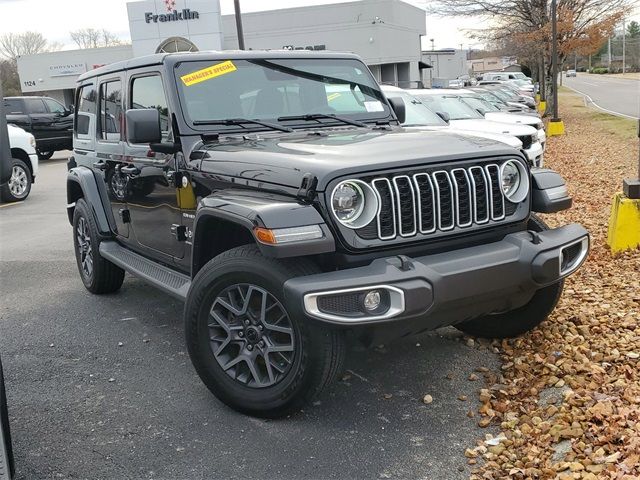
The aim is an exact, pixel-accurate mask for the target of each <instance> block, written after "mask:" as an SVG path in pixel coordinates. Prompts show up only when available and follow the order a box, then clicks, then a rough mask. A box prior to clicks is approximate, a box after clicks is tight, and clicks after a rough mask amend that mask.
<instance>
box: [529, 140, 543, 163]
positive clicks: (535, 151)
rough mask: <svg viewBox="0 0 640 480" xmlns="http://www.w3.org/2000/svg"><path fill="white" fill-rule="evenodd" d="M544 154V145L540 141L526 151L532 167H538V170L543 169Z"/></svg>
mask: <svg viewBox="0 0 640 480" xmlns="http://www.w3.org/2000/svg"><path fill="white" fill-rule="evenodd" d="M543 152H544V149H543V148H542V144H541V143H540V142H539V141H538V142H535V143H532V144H531V146H530V147H529V148H527V149H526V150H525V151H524V153H525V155H526V156H527V158H528V159H529V161H530V162H531V165H532V166H533V167H538V168H541V167H542V163H543V157H542V154H543Z"/></svg>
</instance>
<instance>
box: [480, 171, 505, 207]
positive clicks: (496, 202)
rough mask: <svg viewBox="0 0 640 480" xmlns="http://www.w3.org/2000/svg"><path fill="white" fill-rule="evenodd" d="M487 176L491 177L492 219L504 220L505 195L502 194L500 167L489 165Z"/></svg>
mask: <svg viewBox="0 0 640 480" xmlns="http://www.w3.org/2000/svg"><path fill="white" fill-rule="evenodd" d="M485 169H486V172H487V177H488V179H489V183H490V188H489V193H490V198H491V219H492V220H502V219H503V218H504V217H505V214H504V195H502V188H501V186H500V167H498V165H495V164H491V165H487V166H486V167H485Z"/></svg>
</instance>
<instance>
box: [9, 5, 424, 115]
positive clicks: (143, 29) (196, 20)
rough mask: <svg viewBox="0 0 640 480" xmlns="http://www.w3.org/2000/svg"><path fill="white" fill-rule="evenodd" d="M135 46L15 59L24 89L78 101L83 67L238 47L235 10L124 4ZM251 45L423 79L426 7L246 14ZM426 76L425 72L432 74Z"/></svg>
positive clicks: (403, 79)
mask: <svg viewBox="0 0 640 480" xmlns="http://www.w3.org/2000/svg"><path fill="white" fill-rule="evenodd" d="M127 13H128V16H129V29H130V35H131V44H130V45H123V46H115V47H106V48H94V49H82V50H67V51H60V52H50V53H41V54H37V55H25V56H22V57H20V58H19V59H18V73H19V75H20V84H21V87H22V91H23V92H24V93H25V94H34V93H37V94H40V95H47V96H50V97H54V98H57V99H58V100H60V101H62V102H63V103H65V104H66V105H69V104H71V103H73V89H74V88H75V81H76V79H77V78H78V76H79V75H81V74H82V73H84V72H86V71H88V70H91V69H94V68H98V67H100V66H103V65H106V64H108V63H112V62H117V61H120V60H126V59H129V58H133V57H137V56H141V55H149V54H153V53H158V52H176V51H199V50H235V49H237V48H238V38H237V34H236V24H235V17H234V15H221V13H220V2H219V0H144V1H133V2H130V3H128V4H127ZM242 23H243V28H244V39H245V48H246V49H253V50H257V49H293V50H299V49H307V50H329V51H336V52H353V53H356V54H358V55H360V56H361V57H362V58H363V60H364V61H365V62H366V63H367V65H368V66H369V68H370V69H371V71H372V72H373V74H374V75H375V76H376V78H377V79H378V81H380V82H384V83H391V84H397V85H400V86H409V85H412V84H413V85H415V84H417V83H418V82H420V81H423V80H424V77H425V75H424V74H423V70H424V69H425V68H428V66H429V65H428V64H426V63H425V62H423V61H422V52H421V37H423V36H424V35H425V34H426V16H425V12H424V11H423V10H422V9H420V8H418V7H415V6H413V5H410V4H408V3H406V2H403V1H401V0H360V1H354V2H347V3H337V4H328V5H317V6H308V7H299V8H286V9H280V10H269V11H261V12H252V13H244V14H243V15H242ZM427 76H428V75H427Z"/></svg>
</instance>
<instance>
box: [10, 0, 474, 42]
mask: <svg viewBox="0 0 640 480" xmlns="http://www.w3.org/2000/svg"><path fill="white" fill-rule="evenodd" d="M341 1H347V0H269V1H268V2H265V0H241V2H240V3H241V5H242V11H243V12H255V11H259V10H265V9H277V8H286V7H299V6H304V5H319V4H326V3H339V2H341ZM408 3H411V4H413V5H416V6H418V7H421V8H424V7H425V5H426V4H427V1H426V0H409V1H408ZM126 4H127V0H0V12H1V13H0V34H1V33H5V32H21V31H24V30H35V31H38V32H41V33H42V34H43V35H44V36H45V37H46V38H47V39H49V40H50V41H56V42H60V43H62V44H63V45H65V48H73V47H74V44H73V42H72V41H71V38H70V37H69V33H68V32H69V30H75V29H78V28H85V27H93V28H105V29H107V30H110V31H112V32H114V33H115V34H117V35H118V36H119V37H120V38H122V39H123V40H127V41H129V21H128V18H127V7H126ZM220 7H221V9H222V13H223V14H227V13H233V0H220ZM477 26H478V25H477V23H475V24H474V22H473V21H471V20H469V19H463V20H451V19H443V18H431V17H428V18H427V37H426V39H427V40H426V43H427V44H428V45H424V46H425V47H427V46H428V47H429V48H430V46H431V44H430V42H428V39H430V38H433V39H434V40H435V47H436V48H446V47H455V48H460V44H461V43H462V44H464V48H465V49H466V48H468V46H469V45H470V44H473V43H474V41H473V40H471V39H469V38H467V37H466V36H465V34H464V31H463V30H464V29H465V28H477ZM476 47H478V45H476Z"/></svg>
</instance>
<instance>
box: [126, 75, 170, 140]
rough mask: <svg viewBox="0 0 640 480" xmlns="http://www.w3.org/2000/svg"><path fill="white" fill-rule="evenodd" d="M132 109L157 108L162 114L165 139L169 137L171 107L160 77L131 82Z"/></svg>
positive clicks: (143, 78)
mask: <svg viewBox="0 0 640 480" xmlns="http://www.w3.org/2000/svg"><path fill="white" fill-rule="evenodd" d="M131 108H155V109H156V110H158V112H160V127H161V128H162V136H163V139H165V140H166V138H167V137H168V135H169V106H168V104H167V98H166V96H165V94H164V88H162V79H161V78H160V76H159V75H152V76H148V77H137V78H134V79H133V80H132V81H131Z"/></svg>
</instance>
